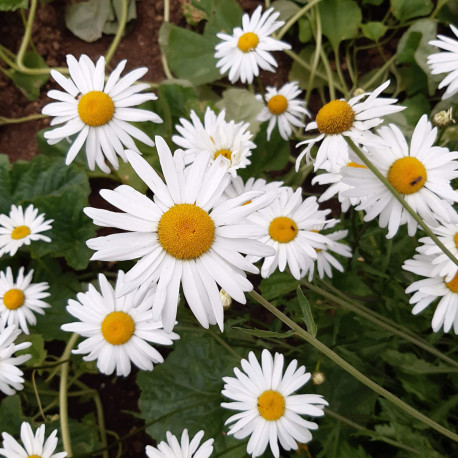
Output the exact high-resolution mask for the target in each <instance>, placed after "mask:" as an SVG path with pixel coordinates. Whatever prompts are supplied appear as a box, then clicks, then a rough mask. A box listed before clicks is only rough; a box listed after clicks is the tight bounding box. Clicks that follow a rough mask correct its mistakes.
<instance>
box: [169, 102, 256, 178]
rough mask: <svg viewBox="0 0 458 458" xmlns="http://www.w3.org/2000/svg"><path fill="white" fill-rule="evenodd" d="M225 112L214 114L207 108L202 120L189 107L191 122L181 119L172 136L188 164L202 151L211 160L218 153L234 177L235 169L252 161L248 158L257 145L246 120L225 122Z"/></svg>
mask: <svg viewBox="0 0 458 458" xmlns="http://www.w3.org/2000/svg"><path fill="white" fill-rule="evenodd" d="M225 116H226V111H225V110H223V111H221V113H220V114H219V115H218V116H216V114H215V112H214V111H212V110H211V109H210V108H207V110H206V111H205V116H204V122H203V123H202V121H201V120H200V119H199V117H198V116H197V114H196V113H195V112H194V111H192V110H191V121H192V122H189V121H188V120H187V119H184V118H181V119H180V122H181V124H182V125H177V126H175V127H176V130H177V131H178V132H179V133H180V135H181V136H180V135H174V136H172V141H173V142H174V143H175V144H176V145H178V146H179V147H181V148H183V149H184V152H185V162H186V164H191V163H192V162H194V160H195V159H196V157H197V155H198V154H199V153H201V152H202V151H205V152H206V153H207V154H208V155H209V156H210V158H211V160H212V161H211V162H213V160H215V159H216V158H217V157H219V156H223V157H224V158H225V159H227V161H226V163H227V167H228V171H229V172H230V173H231V174H232V175H233V176H235V175H236V170H237V169H241V168H245V167H246V166H248V165H249V164H251V162H250V160H249V159H248V158H249V157H250V156H251V150H252V149H254V148H256V145H255V144H254V143H253V142H252V141H250V139H251V138H252V137H253V135H252V134H251V132H250V131H249V130H248V127H249V124H248V123H243V122H239V123H237V124H236V123H235V122H234V121H230V122H226V121H225Z"/></svg>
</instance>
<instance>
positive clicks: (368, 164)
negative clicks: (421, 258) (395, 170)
mask: <svg viewBox="0 0 458 458" xmlns="http://www.w3.org/2000/svg"><path fill="white" fill-rule="evenodd" d="M343 138H344V139H345V140H346V142H347V143H348V146H350V148H351V149H352V150H353V152H354V153H355V154H356V155H357V156H358V157H359V159H361V161H362V162H363V164H364V165H365V166H366V167H367V168H368V169H369V170H370V171H371V172H372V173H373V174H374V175H375V176H376V177H377V178H378V179H379V180H380V181H381V182H382V183H383V184H384V185H385V186H386V188H387V189H388V190H389V191H390V192H391V194H393V197H394V198H395V199H397V200H398V201H399V203H400V204H401V205H402V206H403V207H404V208H405V209H406V211H407V212H408V213H409V214H410V215H411V216H412V218H413V219H414V220H415V221H416V222H417V223H418V225H419V226H420V227H421V228H422V229H423V230H424V231H425V232H426V234H427V235H428V237H431V239H432V240H433V241H434V243H435V244H436V245H437V246H438V247H439V248H440V249H441V250H442V251H443V252H444V253H445V254H446V255H447V257H448V258H449V259H450V260H451V261H453V262H454V263H455V264H456V265H457V266H458V259H456V257H455V256H453V254H452V253H451V252H450V251H449V250H448V249H447V247H446V246H445V245H444V244H443V243H442V242H441V241H440V240H439V239H438V237H437V236H436V235H435V234H434V233H433V231H432V230H431V229H430V228H429V227H428V226H427V225H426V224H425V223H424V222H423V220H422V219H421V218H420V217H419V216H418V215H417V213H416V212H415V211H414V210H413V208H412V207H411V206H410V205H409V204H408V203H407V202H406V200H405V199H404V198H403V197H402V195H401V194H399V192H398V191H397V190H396V189H395V188H394V186H393V185H392V184H391V183H390V182H389V181H388V180H387V179H386V177H384V176H383V175H382V174H381V173H380V172H379V171H378V169H377V167H375V165H374V164H372V162H371V161H370V160H369V159H368V158H367V157H366V155H365V154H364V153H363V152H362V151H361V150H360V149H359V148H358V147H357V146H356V145H355V143H354V142H353V140H352V139H351V138H348V137H347V136H345V135H344V136H343Z"/></svg>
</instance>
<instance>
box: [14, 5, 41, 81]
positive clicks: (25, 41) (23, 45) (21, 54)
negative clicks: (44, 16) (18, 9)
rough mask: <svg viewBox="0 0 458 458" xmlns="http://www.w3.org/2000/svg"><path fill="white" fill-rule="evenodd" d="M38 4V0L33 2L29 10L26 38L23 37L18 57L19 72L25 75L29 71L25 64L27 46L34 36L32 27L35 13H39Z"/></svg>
mask: <svg viewBox="0 0 458 458" xmlns="http://www.w3.org/2000/svg"><path fill="white" fill-rule="evenodd" d="M37 3H38V0H32V1H31V2H30V10H29V16H28V18H27V25H26V27H25V32H24V36H23V37H22V42H21V46H20V48H19V51H18V53H17V56H16V64H17V66H18V68H19V71H20V72H23V73H24V70H27V69H26V67H25V65H24V63H23V60H24V55H25V52H26V51H27V46H28V45H29V42H30V38H31V36H32V26H33V21H34V20H35V13H36V12H37Z"/></svg>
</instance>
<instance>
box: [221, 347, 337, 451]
mask: <svg viewBox="0 0 458 458" xmlns="http://www.w3.org/2000/svg"><path fill="white" fill-rule="evenodd" d="M283 363H284V358H283V355H281V354H279V353H275V357H274V358H272V355H271V354H270V352H269V351H268V350H263V352H262V360H261V365H260V364H259V362H258V360H257V359H256V356H255V355H254V353H253V352H250V353H249V354H248V360H246V359H242V361H241V365H242V369H243V371H244V372H245V373H243V372H242V371H241V370H240V369H238V368H237V367H236V368H234V374H235V377H223V381H224V383H225V385H224V390H223V391H222V394H223V395H224V396H226V397H227V398H229V399H231V400H232V401H234V402H223V403H222V404H221V406H222V407H224V408H226V409H231V410H238V411H240V413H237V414H235V415H233V416H232V417H230V418H229V419H228V420H227V421H226V424H230V423H233V425H232V426H231V427H230V430H229V434H233V435H234V437H235V438H236V439H244V438H245V437H248V436H250V440H249V441H248V446H247V453H248V454H251V456H253V457H255V456H260V455H262V454H263V453H264V450H265V449H266V447H267V445H268V444H269V445H270V449H271V450H272V453H273V455H274V457H275V458H278V457H279V456H280V450H279V447H278V442H280V445H281V446H282V447H283V448H284V449H285V450H296V449H297V443H298V442H299V443H302V444H305V443H307V442H310V441H311V440H312V434H311V432H310V430H314V429H318V425H317V424H316V423H314V422H311V421H308V420H305V419H304V418H302V417H301V415H309V416H312V417H321V416H323V415H324V412H323V409H324V406H327V405H328V403H327V402H326V401H325V400H324V399H323V397H322V396H321V395H318V394H296V395H293V393H294V392H295V391H297V390H298V389H299V388H301V387H302V386H303V385H305V384H306V383H307V382H308V381H309V380H310V377H311V374H310V372H307V373H306V372H305V366H300V367H299V368H298V367H297V360H295V359H294V360H293V361H291V363H290V364H289V365H288V367H287V368H286V371H285V373H284V374H283Z"/></svg>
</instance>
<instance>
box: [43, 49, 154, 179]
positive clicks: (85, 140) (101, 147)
mask: <svg viewBox="0 0 458 458" xmlns="http://www.w3.org/2000/svg"><path fill="white" fill-rule="evenodd" d="M126 62H127V61H126V60H123V61H121V62H120V63H119V64H118V66H117V67H116V68H115V69H114V70H113V71H112V72H111V75H110V76H109V77H108V80H107V81H106V82H105V58H104V57H100V58H99V60H98V61H97V62H96V64H95V65H94V63H93V62H92V61H91V59H89V57H88V56H86V55H84V54H83V55H82V56H81V57H80V59H79V60H76V59H75V57H73V56H72V55H70V54H69V55H67V65H68V70H69V73H70V78H66V77H65V76H63V75H62V74H61V73H59V72H58V71H56V70H51V76H52V77H53V78H54V79H55V80H56V82H57V83H58V84H59V85H60V86H61V87H62V89H63V91H58V90H52V91H49V92H48V97H50V98H52V99H54V100H57V102H53V103H50V104H48V105H46V106H45V107H44V108H43V111H42V112H43V114H46V115H49V116H54V119H53V120H52V121H51V126H56V125H59V124H62V126H60V127H57V128H56V129H52V130H48V131H47V132H45V134H44V135H45V138H46V139H47V141H48V143H49V144H51V145H52V144H55V143H58V142H60V141H61V140H63V139H65V138H68V137H70V136H71V135H75V134H78V136H77V137H76V138H75V140H74V142H73V144H72V145H71V147H70V149H69V150H68V153H67V158H66V164H67V165H69V164H71V163H72V161H73V160H74V159H75V157H76V155H77V154H78V153H79V151H80V150H81V148H82V147H83V145H84V149H85V150H86V156H87V162H88V165H89V168H90V169H91V170H94V168H95V164H97V165H98V166H99V167H100V169H101V170H102V171H104V172H105V173H110V168H109V167H108V166H107V164H106V163H105V159H107V160H108V162H109V163H110V164H111V165H112V167H113V168H114V169H116V170H117V169H118V168H119V162H118V158H117V156H116V155H119V156H120V157H121V158H122V159H123V160H124V161H126V156H125V154H124V149H125V148H129V149H131V150H134V151H137V153H139V152H140V151H139V150H138V148H137V146H136V145H135V142H134V140H133V139H136V140H139V141H141V142H143V143H145V144H146V145H149V146H153V145H154V143H153V141H152V140H151V139H150V138H149V137H148V136H147V135H146V134H145V133H144V132H142V131H141V130H140V129H138V128H137V127H135V126H133V125H132V124H130V123H131V122H132V121H137V122H138V121H152V122H155V123H160V122H162V119H161V118H160V117H159V116H158V115H157V114H156V113H153V112H152V111H148V110H142V109H139V108H133V107H135V106H137V105H140V104H141V103H144V102H146V101H148V100H156V99H157V97H156V95H154V94H153V93H151V92H145V93H144V92H143V91H144V90H145V89H148V88H149V87H150V86H149V85H148V84H145V83H143V84H134V83H135V82H136V81H137V80H138V79H139V78H141V77H142V76H143V75H145V73H146V72H147V71H148V69H147V68H146V67H142V68H137V69H136V70H133V71H131V72H130V73H128V74H127V75H125V76H123V77H122V78H120V75H121V72H122V71H123V70H124V67H125V66H126Z"/></svg>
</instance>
